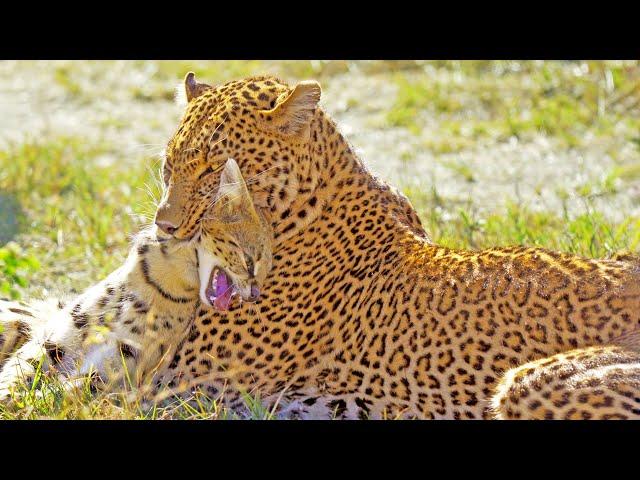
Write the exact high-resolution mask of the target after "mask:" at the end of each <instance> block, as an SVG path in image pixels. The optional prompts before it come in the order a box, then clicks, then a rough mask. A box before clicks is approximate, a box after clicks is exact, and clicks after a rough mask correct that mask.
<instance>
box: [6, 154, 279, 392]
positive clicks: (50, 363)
mask: <svg viewBox="0 0 640 480" xmlns="http://www.w3.org/2000/svg"><path fill="white" fill-rule="evenodd" d="M232 167H233V165H232ZM238 175H239V170H237V166H236V167H235V168H233V169H232V170H231V171H230V173H229V175H227V176H226V178H227V180H228V181H231V179H232V180H233V182H234V183H233V184H231V188H227V187H229V184H228V183H225V184H223V185H221V189H220V191H221V194H220V195H219V197H218V199H219V200H220V201H219V202H216V203H215V204H214V205H213V206H212V207H211V208H210V210H209V212H208V216H207V218H206V219H205V220H204V221H203V222H202V233H201V235H198V236H197V239H196V240H194V241H192V242H181V241H176V240H173V239H170V238H163V237H162V235H159V232H158V231H157V229H156V228H155V227H154V228H151V229H147V230H145V231H143V232H141V233H140V234H138V235H137V236H136V237H135V238H134V241H133V245H132V247H131V250H130V252H129V256H128V257H127V260H126V261H125V263H124V264H123V265H122V266H121V267H120V268H118V269H117V270H116V271H114V272H113V273H112V274H110V275H109V276H108V277H107V278H106V279H104V280H103V281H102V282H100V283H98V284H97V285H95V286H93V287H91V288H89V289H88V290H87V291H86V292H84V293H83V294H82V295H80V296H79V297H78V298H76V299H74V300H72V301H70V302H68V303H66V305H65V304H64V303H63V302H60V301H58V300H54V299H51V300H48V301H42V302H37V301H36V302H31V303H30V304H27V303H22V302H11V301H7V300H5V301H0V325H2V326H3V327H4V328H3V330H2V334H1V335H0V347H2V348H1V352H0V353H1V355H0V365H1V366H2V370H1V371H0V398H5V397H7V396H8V395H9V394H10V393H11V389H12V388H14V387H15V386H16V385H17V384H18V383H20V382H21V381H28V380H29V379H30V377H32V376H33V374H34V373H35V371H36V368H37V365H38V363H39V362H40V361H43V362H44V363H43V369H44V370H45V371H50V370H51V368H52V367H54V369H55V371H58V372H60V373H61V374H63V377H64V378H65V379H66V380H69V381H72V380H74V379H76V378H81V377H82V376H84V375H86V374H89V373H90V372H91V371H95V372H96V373H97V374H98V377H96V381H95V382H94V384H95V386H97V387H100V388H105V389H113V388H119V387H121V386H122V383H123V382H126V384H127V386H129V387H131V386H135V387H136V388H139V387H144V388H143V389H142V390H144V389H146V390H147V391H151V390H152V388H148V387H155V385H154V384H153V383H152V381H153V380H154V379H156V378H159V376H156V373H157V372H159V371H162V370H163V369H164V368H166V364H168V363H169V361H170V360H171V359H172V358H173V354H174V352H175V350H176V348H177V346H178V345H179V343H180V342H182V341H184V340H185V338H186V337H187V334H188V333H189V328H190V327H191V326H192V322H193V318H194V316H195V315H196V312H197V310H198V309H199V308H201V307H200V300H199V295H198V291H199V286H200V285H199V278H198V266H199V265H198V255H197V253H196V249H198V248H199V245H200V242H202V244H203V245H204V246H206V248H207V251H215V252H216V255H217V259H218V262H219V266H220V267H221V268H224V269H225V271H227V272H230V273H232V277H233V280H234V281H235V282H238V286H239V288H240V289H245V288H246V285H248V284H249V278H250V277H251V283H255V284H257V285H258V286H259V287H262V282H263V281H264V278H265V276H266V274H267V272H268V269H269V267H270V258H271V257H270V255H271V252H270V249H271V244H270V229H269V226H268V225H267V224H265V223H264V222H263V221H262V219H261V217H260V216H258V214H256V212H255V209H254V208H253V204H252V203H251V198H250V197H249V194H248V192H247V190H246V187H245V186H244V181H243V179H242V177H241V176H238ZM223 190H224V191H223ZM160 233H161V232H160ZM165 237H166V236H165ZM248 256H251V257H253V258H255V259H256V261H255V267H256V270H255V275H253V273H254V272H252V273H251V275H250V274H249V272H248V269H247V266H246V263H245V262H246V259H247V258H248ZM258 266H259V269H258ZM69 384H72V383H71V382H69Z"/></svg>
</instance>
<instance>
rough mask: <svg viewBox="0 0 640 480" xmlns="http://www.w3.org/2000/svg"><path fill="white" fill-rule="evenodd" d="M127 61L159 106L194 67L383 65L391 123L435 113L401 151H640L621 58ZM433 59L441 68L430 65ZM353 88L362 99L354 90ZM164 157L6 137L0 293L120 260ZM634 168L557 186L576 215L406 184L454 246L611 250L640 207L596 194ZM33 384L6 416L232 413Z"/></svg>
mask: <svg viewBox="0 0 640 480" xmlns="http://www.w3.org/2000/svg"><path fill="white" fill-rule="evenodd" d="M194 64H195V65H197V67H195V68H194ZM585 65H586V66H585ZM133 67H135V68H152V69H155V72H156V73H155V76H154V78H155V82H156V83H153V84H151V85H146V86H145V85H137V86H132V87H131V91H130V92H129V93H130V94H131V97H130V98H131V101H135V102H139V103H149V104H152V105H156V103H157V102H164V101H167V100H168V99H170V98H171V97H172V95H173V87H174V86H175V84H176V83H177V81H179V80H180V78H181V77H182V75H184V72H185V71H187V70H189V69H195V70H196V73H197V74H198V75H199V77H200V78H202V79H206V80H207V81H210V82H218V81H222V80H227V79H229V78H234V77H240V76H244V75H248V74H255V73H257V72H264V71H267V72H270V73H275V74H278V75H280V76H282V77H285V78H288V79H292V78H293V79H296V78H308V77H311V76H313V77H316V78H321V79H322V78H326V79H330V78H332V77H333V76H335V75H338V74H344V73H346V72H349V71H353V70H354V69H355V70H357V71H358V72H363V73H365V74H372V75H373V74H383V75H387V76H388V77H389V79H390V81H393V82H396V84H397V86H398V93H397V97H396V98H395V100H394V101H393V102H392V107H391V108H390V109H389V111H388V112H387V113H386V119H387V125H386V126H387V127H389V126H394V127H398V128H406V129H408V130H409V131H410V132H413V134H415V135H420V134H422V133H423V130H424V129H425V126H424V122H423V120H424V113H425V112H430V113H433V114H435V115H437V118H438V126H437V127H436V130H437V131H436V132H435V134H434V135H433V136H432V137H431V138H429V139H425V140H422V141H420V142H417V143H416V145H417V147H416V150H405V151H403V153H402V154H401V153H400V152H398V153H397V157H398V158H400V160H402V161H406V162H409V161H410V160H411V159H412V158H414V156H415V153H416V151H417V149H419V148H428V149H430V150H432V151H433V152H435V153H438V154H455V153H456V152H459V151H461V150H466V149H470V148H473V146H474V145H476V144H477V143H478V142H484V143H491V142H501V141H504V140H505V139H508V138H509V137H510V136H518V137H519V138H521V139H522V140H523V141H526V140H527V138H529V137H530V136H531V135H532V134H540V133H542V134H544V135H545V136H547V137H548V138H550V139H552V140H553V141H555V142H557V145H558V146H557V148H558V149H563V148H566V149H568V148H575V147H576V146H580V144H581V138H582V137H583V136H584V135H585V133H586V132H587V133H590V134H593V135H596V136H601V137H603V138H607V137H612V136H614V135H620V134H621V135H623V136H628V138H629V140H630V141H631V142H635V143H634V144H635V145H636V146H635V147H634V148H636V152H638V153H639V154H640V134H639V133H638V132H640V121H639V120H638V115H637V113H635V112H636V110H635V109H636V106H634V105H635V103H634V102H635V98H637V94H636V90H635V89H636V86H637V85H638V84H639V83H638V82H639V80H638V76H637V69H634V68H632V67H633V65H630V64H626V63H624V62H609V63H602V62H586V63H576V64H575V65H569V66H567V65H564V64H561V63H560V62H552V63H538V62H530V63H525V62H449V63H443V62H434V63H428V64H425V63H423V62H406V63H403V65H402V68H399V67H398V65H396V66H394V68H393V69H389V68H388V65H385V62H366V63H362V64H356V65H355V66H354V64H349V63H347V62H322V61H319V62H306V61H305V62H280V63H273V62H271V63H268V62H262V61H256V62H251V61H249V62H245V61H243V62H187V61H179V62H142V63H140V64H139V65H138V64H137V63H136V62H134V65H133ZM396 67H398V68H396ZM425 69H426V70H427V71H428V73H429V72H431V73H433V74H431V73H429V74H427V75H424V71H425ZM391 70H392V71H393V72H394V73H390V71H391ZM55 80H56V82H57V83H58V84H59V85H60V86H61V87H62V88H64V89H65V91H66V92H67V93H68V95H69V97H70V98H73V97H74V96H75V97H78V96H83V95H85V94H84V93H83V92H84V88H85V87H84V86H83V84H82V83H81V82H79V79H78V78H77V75H76V74H75V73H74V70H73V69H72V68H71V67H68V66H66V67H65V66H63V67H59V68H58V70H56V72H55ZM91 81H94V79H92V80H91ZM347 98H349V100H348V102H349V103H350V105H351V106H353V107H355V106H357V100H358V95H356V94H355V93H354V94H351V95H350V96H349V97H347ZM83 101H89V100H88V99H87V98H83ZM158 108H162V107H158ZM104 122H105V123H104V126H105V128H107V127H115V128H120V127H122V126H124V124H120V123H118V122H117V121H116V120H113V123H112V122H110V121H109V120H105V121H104ZM620 128H622V129H621V130H620ZM440 162H441V164H442V165H443V166H445V167H446V168H448V169H450V170H451V171H452V172H453V173H455V175H456V178H458V179H459V181H460V184H459V185H460V186H459V189H460V190H461V191H464V189H465V185H467V184H469V183H474V182H475V183H477V179H476V175H475V172H474V171H473V169H472V168H471V167H470V166H469V165H468V164H465V163H464V162H462V161H458V160H457V159H456V158H454V157H452V156H451V155H447V156H444V157H443V159H441V160H440ZM157 170H158V159H157V158H155V157H152V156H145V155H144V154H143V153H141V154H139V155H138V156H135V157H134V158H123V156H122V155H120V154H118V150H117V146H116V145H111V144H105V143H103V142H102V141H100V140H94V139H90V138H89V139H87V138H84V137H76V136H73V135H69V136H47V137H44V138H38V139H37V140H36V139H32V140H27V141H24V142H21V143H14V144H10V145H9V146H8V147H6V148H4V149H2V150H0V229H2V232H0V233H1V234H2V235H4V236H2V235H0V239H1V243H0V294H2V295H5V296H11V297H13V298H29V297H34V296H35V297H40V296H45V295H58V294H60V293H62V292H74V291H76V292H77V291H80V290H82V289H84V288H86V287H87V286H89V285H91V284H93V283H95V282H96V281H98V280H99V279H101V278H103V277H104V276H105V275H106V274H108V273H109V272H111V271H112V270H113V269H115V268H116V267H117V266H118V265H120V264H121V263H122V261H123V260H124V258H125V256H126V254H127V250H128V239H129V236H130V234H131V233H132V232H135V231H137V230H139V228H140V227H141V226H142V225H144V224H145V223H146V222H148V221H149V219H150V218H151V217H152V215H153V212H154V202H155V200H156V199H157V198H159V184H158V181H157V178H158V175H157V173H158V172H157ZM425 170H428V169H425ZM638 179H640V161H638V162H637V163H635V164H633V163H632V164H628V163H627V164H621V165H618V166H615V167H614V168H612V169H611V170H610V171H608V172H607V173H606V175H604V176H603V177H602V178H600V179H599V180H597V181H589V182H585V183H583V184H582V185H580V186H579V187H578V188H576V189H575V190H571V191H567V192H563V194H562V195H564V197H565V198H567V199H568V198H570V197H571V198H579V199H580V201H581V202H582V204H583V208H582V211H581V212H580V213H577V214H576V213H569V209H568V208H562V209H559V210H558V209H556V210H546V211H545V210H542V211H541V210H539V209H538V210H533V209H532V208H530V207H529V206H527V204H524V203H519V202H518V201H517V200H516V199H513V198H504V200H503V203H502V205H498V206H497V207H495V208H493V209H492V210H490V211H487V210H486V209H482V208H480V207H481V205H479V204H477V203H476V202H475V201H474V199H473V198H470V199H467V200H464V201H461V200H459V199H452V198H446V197H444V196H443V195H442V194H441V193H440V192H439V190H438V185H436V184H434V182H432V181H430V179H429V178H428V177H426V176H425V178H421V179H419V181H418V182H414V181H412V182H408V181H407V182H406V183H400V184H399V185H398V187H400V189H401V190H403V191H404V192H405V193H406V194H407V195H408V197H409V198H410V200H411V201H412V203H413V205H414V206H415V207H416V209H417V210H418V212H419V214H420V216H421V218H422V220H423V222H424V225H425V228H426V229H427V230H428V231H429V232H430V233H431V235H432V238H433V239H434V240H435V241H436V242H438V243H440V244H443V245H446V246H450V247H454V248H484V247H489V246H494V245H510V244H526V245H538V246H543V247H547V248H551V249H557V250H562V251H567V252H572V253H575V254H579V255H584V256H588V257H608V256H610V255H612V254H613V253H615V252H617V251H621V250H631V251H636V250H638V248H639V246H640V218H637V217H633V216H626V219H625V220H624V221H622V222H619V223H612V222H611V221H609V220H608V219H607V217H606V215H604V213H603V212H601V211H599V210H598V208H597V207H596V203H595V202H594V199H596V198H599V197H602V196H605V197H606V196H607V195H611V194H612V193H614V192H621V191H622V192H625V191H626V190H627V189H628V188H629V185H631V184H632V182H634V181H637V180H638ZM531 181H532V182H534V181H535V179H531ZM38 385H39V388H38V390H39V391H41V392H43V393H42V395H39V396H38V395H35V388H34V387H33V386H24V388H23V390H22V395H23V398H22V399H16V403H15V404H14V405H13V406H11V407H8V406H0V418H79V419H80V418H83V419H84V418H127V419H129V418H131V419H133V418H137V419H155V418H190V419H195V418H198V419H205V418H206V419H211V418H233V415H232V414H231V413H230V412H228V411H226V410H224V409H223V408H221V407H220V405H219V403H218V402H216V401H215V400H211V399H208V398H206V396H204V395H201V394H195V395H194V396H193V398H192V399H191V401H190V402H188V403H187V402H184V401H183V400H178V399H175V400H173V401H172V402H171V403H170V404H169V405H167V406H165V407H163V408H159V407H157V408H152V407H149V408H147V407H144V406H143V405H141V403H140V402H139V401H137V400H136V399H135V398H134V399H133V400H132V399H131V398H129V397H125V396H118V395H102V394H100V395H97V396H95V395H93V396H92V395H89V393H88V391H87V390H86V388H79V389H76V390H74V391H73V392H64V391H63V390H62V389H61V386H60V385H59V384H56V382H53V381H52V380H51V379H49V378H48V377H46V376H43V375H40V376H39V379H38ZM245 400H246V403H247V406H248V408H249V410H250V411H251V417H252V418H269V417H270V412H267V411H265V410H264V408H263V407H262V406H261V405H260V403H259V401H257V399H255V398H253V397H251V396H250V395H247V396H246V399H245Z"/></svg>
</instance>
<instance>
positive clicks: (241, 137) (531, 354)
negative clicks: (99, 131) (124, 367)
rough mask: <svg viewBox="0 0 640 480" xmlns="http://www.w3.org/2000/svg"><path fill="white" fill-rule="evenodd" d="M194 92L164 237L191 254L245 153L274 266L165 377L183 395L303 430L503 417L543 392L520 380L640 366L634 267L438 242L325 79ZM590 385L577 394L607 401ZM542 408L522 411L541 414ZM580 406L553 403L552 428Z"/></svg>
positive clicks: (638, 278)
mask: <svg viewBox="0 0 640 480" xmlns="http://www.w3.org/2000/svg"><path fill="white" fill-rule="evenodd" d="M184 92H185V98H186V101H187V102H186V106H185V109H184V112H183V114H182V118H181V120H180V122H179V124H178V127H177V129H176V131H175V133H174V134H173V135H172V136H171V138H170V140H169V142H168V144H167V148H166V154H165V158H164V160H163V167H162V168H163V180H164V189H165V196H164V201H163V202H161V203H160V204H159V205H158V208H157V210H156V217H155V221H156V224H157V225H158V227H159V228H160V229H161V230H162V231H163V232H165V233H166V234H168V235H171V236H172V237H173V238H175V239H177V240H179V241H185V242H188V241H190V239H191V238H193V236H194V235H196V234H197V231H198V229H199V224H200V223H201V222H202V220H203V217H204V216H205V212H206V210H207V206H208V205H209V204H210V202H211V201H212V198H213V195H214V194H213V193H212V191H213V189H212V187H213V186H214V185H215V184H216V182H217V179H218V174H217V173H216V172H217V170H218V168H219V167H220V165H222V164H223V163H224V161H225V159H226V158H229V157H232V158H234V159H236V161H237V162H238V165H239V166H240V169H241V171H242V173H243V175H244V176H245V177H246V178H251V179H252V181H251V183H250V184H248V187H249V189H250V192H251V196H252V198H253V201H254V204H255V205H256V207H257V208H258V209H259V210H261V211H263V212H266V213H268V215H269V218H270V219H271V227H272V231H273V245H272V247H273V264H272V268H271V273H270V274H269V280H268V281H267V282H266V284H265V288H264V289H263V290H262V291H261V295H260V298H259V299H258V300H257V302H256V303H255V305H254V307H255V310H250V309H249V308H248V307H247V305H243V304H240V305H234V306H232V307H231V308H229V309H228V310H227V311H224V312H220V311H216V310H215V309H211V308H203V309H202V310H200V311H198V314H197V316H196V318H195V319H194V323H193V331H192V333H191V334H190V336H189V338H188V339H187V341H186V342H185V343H184V344H183V345H182V346H181V347H180V348H178V350H177V352H176V354H175V355H174V357H173V360H172V362H171V363H170V364H169V367H168V368H167V369H166V371H165V372H164V373H165V375H166V376H167V378H171V379H172V380H171V382H174V383H180V382H187V383H189V384H190V385H197V388H198V389H200V390H201V391H203V392H204V393H206V394H209V395H220V392H221V391H224V396H223V398H222V401H224V402H225V404H226V405H229V406H230V407H232V408H233V407H234V406H238V405H240V404H241V402H242V391H248V392H252V393H253V394H255V395H256V396H258V397H259V398H261V399H263V400H264V401H265V402H266V403H267V404H269V405H271V404H273V405H274V407H275V406H277V407H278V408H279V410H278V411H279V412H283V411H287V410H288V409H289V410H291V411H294V412H296V413H295V414H296V417H297V418H349V419H352V418H353V419H355V418H374V419H379V418H417V419H494V418H504V417H506V416H509V415H507V413H506V412H507V411H508V409H509V408H510V407H509V406H507V407H506V410H505V413H504V415H502V414H498V413H497V412H496V410H497V409H496V408H495V405H496V402H495V401H494V400H495V399H498V400H497V405H498V406H500V405H501V398H502V397H503V396H504V392H508V391H511V390H510V389H513V388H516V387H517V388H520V387H519V383H518V382H520V381H525V383H526V381H528V380H526V378H525V377H522V376H521V375H520V374H519V373H518V369H521V368H532V369H533V370H537V369H539V368H542V369H544V368H546V365H547V364H546V363H544V362H545V361H550V360H552V359H553V357H554V356H556V355H559V354H562V355H565V357H564V358H565V359H566V358H569V357H568V356H569V355H574V354H571V353H567V352H570V351H579V352H582V353H580V354H579V355H584V356H585V357H580V358H583V359H586V358H592V359H593V362H592V363H593V364H594V365H595V364H597V363H598V361H599V358H600V357H602V358H604V357H606V356H607V355H612V354H613V353H612V352H614V351H615V352H617V353H616V354H619V355H620V359H621V360H620V362H621V363H624V362H625V361H627V360H628V358H627V360H624V359H625V358H626V357H624V355H626V353H625V354H623V353H622V351H623V350H624V351H625V352H626V351H627V350H628V352H629V353H628V355H632V356H633V355H635V353H634V352H635V350H633V348H631V347H629V346H628V345H627V344H620V345H618V344H617V343H616V342H617V339H618V338H620V337H624V336H625V335H629V334H632V333H633V332H634V331H636V330H638V328H639V327H640V313H639V312H640V262H638V261H637V258H636V256H635V255H630V256H622V257H620V258H609V259H590V258H584V257H581V256H578V255H574V254H570V253H564V252H557V251H552V250H549V249H545V248H542V247H528V246H507V247H494V248H488V249H483V250H463V249H453V248H448V247H446V246H442V245H438V244H436V243H434V242H433V241H432V240H431V238H430V236H429V234H428V233H427V232H426V231H425V229H424V227H423V226H422V224H421V222H420V219H419V217H418V215H417V213H416V210H415V209H414V208H413V206H412V205H411V202H410V200H409V199H408V198H407V197H406V196H405V195H403V194H402V193H401V192H400V191H399V190H398V189H397V188H395V187H393V186H391V185H389V184H388V183H387V182H385V181H384V180H383V179H381V178H379V177H377V176H376V175H374V174H373V173H372V172H371V171H370V170H369V168H368V167H367V165H366V164H365V162H364V161H363V160H362V159H360V158H359V156H358V155H357V154H356V152H355V150H354V148H353V147H352V146H351V144H350V143H349V141H348V140H347V139H346V137H345V136H344V135H343V134H342V133H341V131H340V129H339V127H338V126H337V124H336V123H335V121H334V120H333V119H332V118H331V117H330V116H329V115H328V114H327V113H326V112H325V111H324V109H323V108H322V106H321V105H320V98H321V87H320V84H319V83H318V82H316V81H312V80H305V81H301V82H298V83H296V84H294V85H293V86H290V85H289V84H287V83H286V82H285V81H283V80H281V79H279V78H277V77H273V76H269V75H267V76H252V77H247V78H244V79H239V80H234V81H230V82H226V83H222V84H219V85H209V84H206V83H202V82H199V81H198V80H196V78H195V75H194V74H193V73H192V72H189V73H188V74H187V75H186V76H185V78H184ZM614 347H615V349H614ZM611 349H614V350H611ZM545 359H546V360H545ZM558 359H559V358H556V360H558ZM569 361H571V360H569ZM574 361H575V360H574ZM581 361H582V362H584V361H585V360H581ZM532 362H533V363H532ZM536 362H541V363H536ZM514 369H515V370H514ZM526 371H527V370H525V372H526ZM551 371H552V370H551ZM623 371H624V369H622V370H621V372H623ZM620 374H621V375H624V373H620ZM634 375H635V374H633V375H632V377H633V376H634ZM532 378H533V377H532ZM554 378H555V377H554ZM558 378H559V376H558ZM634 378H635V377H634ZM519 379H523V380H519ZM560 380H561V379H560ZM513 382H515V383H513ZM516 383H518V385H516ZM558 385H560V387H559V388H560V389H567V390H569V389H572V388H573V389H575V388H576V387H575V386H573V387H572V386H571V385H569V384H562V383H559V384H558ZM585 385H586V386H584V385H583V386H582V387H580V388H581V389H582V390H581V393H580V394H579V395H582V394H586V393H587V391H585V390H584V389H587V390H588V389H594V390H593V391H592V393H593V395H596V393H595V390H598V389H602V388H604V386H603V384H599V385H597V386H590V385H589V384H588V383H587V384H585ZM635 385H636V384H635V383H634V381H633V379H632V378H630V381H629V388H630V391H631V392H632V393H633V395H632V397H631V398H629V399H628V400H627V401H625V402H624V403H623V402H617V401H616V402H614V405H615V414H616V415H618V416H619V418H637V417H638V411H637V408H638V405H639V404H640V398H639V397H640V395H638V389H637V388H636V386H635ZM551 388H552V389H553V387H551ZM556 388H557V386H556ZM579 395H578V396H579ZM507 398H509V394H507ZM269 402H271V403H269ZM570 403H571V402H570ZM578 403H580V400H579V399H578ZM605 403H606V402H605ZM627 403H628V405H630V407H628V408H627ZM503 405H506V404H504V403H503ZM599 405H600V403H598V402H593V401H589V402H587V403H585V404H581V407H580V408H581V409H583V410H584V409H585V408H589V409H590V410H597V409H598V408H600V406H599ZM538 408H539V407H537V406H535V408H534V405H531V404H530V403H528V402H521V409H529V410H531V412H530V414H531V416H535V414H534V411H536V410H537V409H538ZM565 408H566V406H562V407H558V406H556V405H555V404H554V403H553V402H551V403H549V402H547V403H546V404H545V407H544V409H545V415H547V413H546V410H550V411H551V412H552V413H553V414H554V416H555V415H556V414H557V415H558V416H562V415H564V412H565V410H564V409H565ZM571 408H573V407H571ZM576 408H577V407H576ZM606 408H607V409H609V406H607V407H606ZM498 410H499V409H498ZM512 410H513V409H512ZM514 411H515V410H514ZM591 413H592V416H593V417H594V418H595V417H598V414H597V413H596V412H595V411H593V412H591ZM607 414H611V415H612V414H613V413H611V411H608V413H607ZM523 416H524V414H523ZM569 416H571V415H569Z"/></svg>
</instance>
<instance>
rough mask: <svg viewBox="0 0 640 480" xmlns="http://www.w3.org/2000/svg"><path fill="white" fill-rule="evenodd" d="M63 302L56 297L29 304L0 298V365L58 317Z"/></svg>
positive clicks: (62, 307)
mask: <svg viewBox="0 0 640 480" xmlns="http://www.w3.org/2000/svg"><path fill="white" fill-rule="evenodd" d="M63 309H64V303H63V302H62V301H60V300H57V299H48V300H36V301H33V302H31V303H29V304H27V303H24V302H19V301H14V300H7V299H1V300H0V367H2V365H4V363H5V362H6V360H7V359H8V358H9V357H10V356H11V355H12V354H14V353H15V352H16V351H17V350H18V349H19V348H20V347H21V346H22V345H24V344H25V343H26V342H28V341H29V340H30V339H31V338H33V337H34V336H39V335H36V333H37V332H40V331H42V330H43V329H44V327H45V325H46V324H47V322H49V321H51V320H53V319H55V318H57V317H59V315H60V312H61V311H62V310H63Z"/></svg>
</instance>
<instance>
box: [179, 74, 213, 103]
mask: <svg viewBox="0 0 640 480" xmlns="http://www.w3.org/2000/svg"><path fill="white" fill-rule="evenodd" d="M210 88H211V86H210V85H207V84H206V83H198V82H197V81H196V74H195V73H193V72H189V73H187V74H186V75H185V77H184V93H185V95H186V96H187V102H190V101H191V100H193V99H194V98H196V97H199V96H200V95H202V94H203V93H204V92H205V91H207V90H209V89H210Z"/></svg>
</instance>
